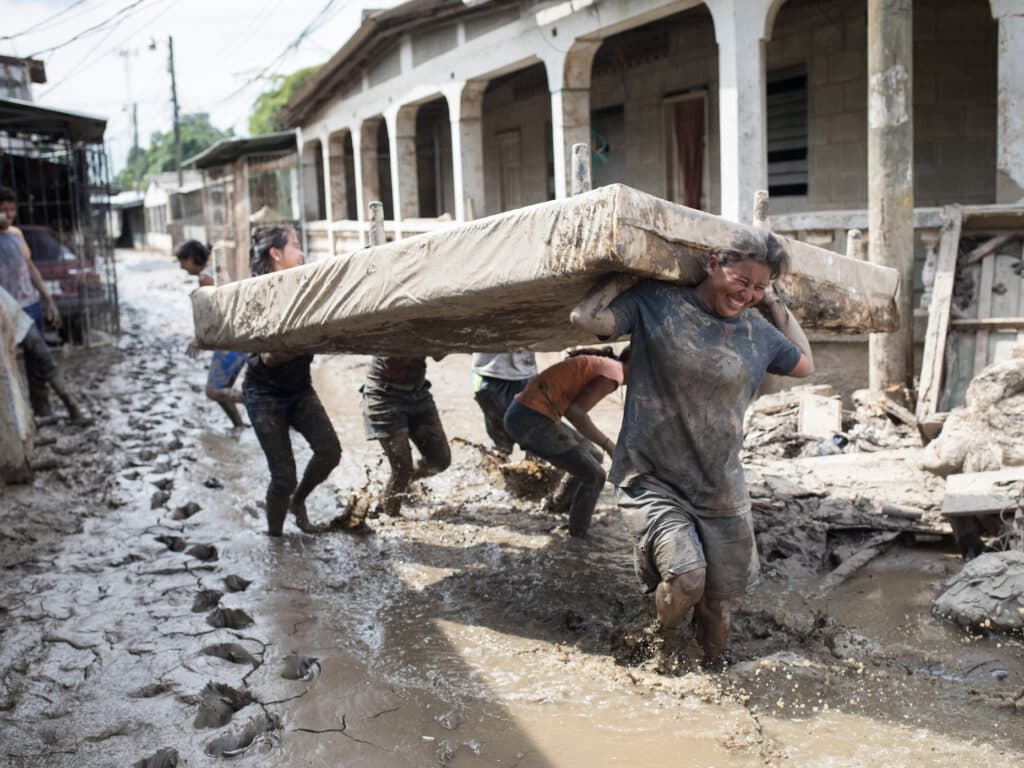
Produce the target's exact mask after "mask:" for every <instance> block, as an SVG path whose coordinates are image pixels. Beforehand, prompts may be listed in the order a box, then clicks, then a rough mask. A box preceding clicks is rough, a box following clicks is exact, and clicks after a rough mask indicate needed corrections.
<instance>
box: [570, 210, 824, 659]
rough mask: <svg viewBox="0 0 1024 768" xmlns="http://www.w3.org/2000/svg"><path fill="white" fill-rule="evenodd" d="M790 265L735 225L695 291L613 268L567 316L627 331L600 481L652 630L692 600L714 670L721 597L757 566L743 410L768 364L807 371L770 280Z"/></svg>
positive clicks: (741, 585)
mask: <svg viewBox="0 0 1024 768" xmlns="http://www.w3.org/2000/svg"><path fill="white" fill-rule="evenodd" d="M787 266H788V256H787V253H786V251H785V248H784V246H783V244H782V241H780V240H779V239H778V238H776V237H775V236H774V235H772V234H771V233H770V232H767V231H763V230H744V231H743V232H740V233H738V234H737V235H735V236H734V237H733V238H732V239H731V240H729V241H728V242H723V243H721V244H719V245H718V246H717V247H716V248H714V249H713V250H712V251H711V253H710V255H709V256H708V257H707V261H706V265H705V276H704V278H703V280H702V281H701V282H700V283H699V284H698V285H697V286H695V287H687V286H681V285H676V284H672V283H666V282H659V281H654V280H645V281H643V282H640V283H638V284H636V285H635V286H634V287H632V288H630V286H631V285H632V284H633V283H634V281H635V279H634V278H630V277H627V276H625V275H619V276H616V277H615V278H612V279H611V280H609V281H608V282H607V283H605V284H604V285H603V286H601V287H600V288H599V289H598V290H596V291H594V292H593V293H591V294H590V295H589V296H588V297H586V298H585V299H584V300H583V301H582V302H581V303H580V304H579V305H577V306H576V308H575V309H573V311H572V314H571V316H570V320H571V322H572V323H573V324H574V325H576V326H577V327H579V328H581V329H584V330H586V331H589V332H592V333H595V334H597V335H599V336H605V337H617V336H622V335H625V334H630V337H631V341H632V343H631V349H632V357H631V359H630V367H629V376H628V385H629V387H628V390H627V394H626V408H625V414H624V418H623V421H622V430H621V432H620V434H619V439H618V441H617V447H616V450H615V456H614V460H613V462H612V471H611V477H610V479H611V482H612V483H614V484H615V485H616V486H617V491H616V501H617V502H618V504H619V507H620V509H621V511H622V515H623V518H624V520H625V521H626V524H627V526H628V527H629V528H630V530H631V533H632V534H633V536H634V537H635V547H634V557H635V565H636V571H637V575H638V576H639V577H640V578H641V579H642V581H643V582H644V584H645V585H646V586H647V588H648V590H649V591H653V592H654V593H655V604H656V606H657V611H658V618H659V620H660V622H661V624H662V626H663V627H664V628H666V629H667V628H670V627H673V626H675V625H677V624H678V623H679V622H680V621H681V620H682V619H683V617H684V616H685V615H686V613H687V611H688V610H689V609H690V608H691V607H693V609H694V626H695V629H696V636H697V640H698V642H700V643H701V645H702V646H703V650H704V662H705V664H706V665H709V666H711V667H717V666H719V665H720V664H721V663H722V652H723V650H724V648H725V645H726V640H727V638H728V633H729V622H730V605H731V602H732V601H734V600H735V599H736V598H738V597H739V596H741V595H742V594H743V593H744V592H745V591H746V588H747V586H748V583H752V582H754V581H756V579H757V577H758V571H759V568H758V564H757V560H756V557H757V551H756V543H755V541H754V531H753V526H752V522H751V517H750V500H749V497H748V495H747V488H746V484H745V482H744V479H743V467H742V465H741V464H740V448H741V446H742V443H743V415H744V411H745V410H746V408H747V405H748V404H749V403H750V401H751V399H752V397H753V396H754V393H755V391H756V390H757V388H758V385H759V384H760V383H761V379H762V378H763V376H764V374H765V373H766V372H768V373H775V374H782V375H788V376H794V377H797V378H800V377H804V376H807V375H809V374H811V373H812V372H813V371H814V362H813V359H812V356H811V348H810V345H809V344H808V342H807V337H806V336H805V335H804V332H803V331H802V330H801V328H800V325H799V323H798V322H797V321H796V319H795V318H794V317H793V314H792V313H791V312H790V311H789V310H788V309H787V308H786V306H785V305H784V304H783V303H782V302H781V301H780V300H779V298H778V297H777V295H776V294H775V292H774V290H773V289H772V287H771V282H772V280H774V279H775V278H777V277H778V276H779V275H780V274H783V273H784V272H785V271H786V269H787ZM627 289H628V290H627ZM623 291H625V292H623ZM613 299H614V300H613Z"/></svg>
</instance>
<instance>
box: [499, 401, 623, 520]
mask: <svg viewBox="0 0 1024 768" xmlns="http://www.w3.org/2000/svg"><path fill="white" fill-rule="evenodd" d="M505 429H506V430H508V433H509V435H510V436H511V437H512V439H513V440H515V441H516V442H517V443H519V445H521V446H522V447H523V450H526V451H530V452H531V453H535V454H537V455H538V456H540V457H541V458H542V459H544V460H546V461H548V462H549V463H551V464H553V465H554V466H556V467H558V468H559V469H564V470H565V471H566V472H568V473H569V474H571V475H572V476H573V480H574V481H575V482H574V485H575V488H573V487H570V488H569V489H568V493H569V494H570V495H569V498H571V499H572V503H571V505H570V507H569V535H570V536H585V535H586V533H587V529H588V528H590V518H591V517H592V516H593V514H594V507H596V506H597V497H598V496H600V495H601V489H602V488H603V487H604V481H605V477H606V475H605V471H604V467H602V466H601V452H600V450H598V449H597V447H596V446H595V445H594V444H593V443H591V442H590V441H589V440H587V439H586V438H585V437H583V435H581V434H580V433H579V432H577V431H576V430H574V429H573V428H572V427H569V426H567V425H565V424H562V423H561V422H554V421H552V420H551V419H549V418H548V417H547V416H545V415H544V414H542V413H537V411H535V410H533V409H532V408H528V407H527V406H525V405H523V404H522V403H520V402H518V401H514V402H513V403H512V405H510V406H509V409H508V412H507V413H506V414H505Z"/></svg>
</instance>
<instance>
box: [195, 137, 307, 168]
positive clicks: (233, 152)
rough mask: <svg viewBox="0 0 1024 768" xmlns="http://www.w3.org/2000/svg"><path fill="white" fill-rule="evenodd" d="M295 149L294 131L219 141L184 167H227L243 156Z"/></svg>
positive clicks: (296, 145)
mask: <svg viewBox="0 0 1024 768" xmlns="http://www.w3.org/2000/svg"><path fill="white" fill-rule="evenodd" d="M297 148H298V144H297V142H296V138H295V132H294V131H278V132H277V133H265V134H263V135H261V136H253V137H251V138H247V139H221V140H220V141H218V142H217V143H216V144H214V145H213V146H212V147H209V148H207V149H204V150H203V151H202V152H200V153H199V154H198V155H194V156H193V157H190V158H189V159H188V160H186V161H185V162H184V165H185V166H187V167H192V168H210V167H212V166H215V165H227V164H228V163H232V162H234V161H235V160H237V159H238V158H240V157H243V156H244V155H256V154H261V153H264V152H277V151H281V150H285V149H297Z"/></svg>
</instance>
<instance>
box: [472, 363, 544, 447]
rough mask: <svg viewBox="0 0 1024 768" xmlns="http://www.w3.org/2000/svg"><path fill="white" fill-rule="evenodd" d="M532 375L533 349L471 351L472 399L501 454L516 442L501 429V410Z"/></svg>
mask: <svg viewBox="0 0 1024 768" xmlns="http://www.w3.org/2000/svg"><path fill="white" fill-rule="evenodd" d="M536 375H537V357H536V355H534V353H533V352H501V353H496V354H490V353H486V352H476V353H474V354H473V381H474V384H475V385H476V386H475V390H476V391H475V392H474V393H473V399H475V400H476V404H477V405H479V406H480V411H481V412H482V413H483V415H484V428H485V429H486V430H487V436H488V437H489V438H491V442H492V443H493V444H494V448H495V450H496V451H498V453H500V454H502V455H504V456H505V457H508V456H509V455H510V454H511V453H512V449H514V448H515V447H516V441H515V440H513V439H512V438H511V437H509V434H508V432H506V431H505V411H507V410H508V407H509V406H510V405H512V400H513V399H514V398H515V396H516V395H518V394H519V393H520V392H522V391H523V389H525V388H526V385H527V384H528V383H529V382H530V379H532V378H533V377H534V376H536Z"/></svg>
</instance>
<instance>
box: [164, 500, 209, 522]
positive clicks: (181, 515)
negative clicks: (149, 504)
mask: <svg viewBox="0 0 1024 768" xmlns="http://www.w3.org/2000/svg"><path fill="white" fill-rule="evenodd" d="M201 509H202V507H200V506H199V505H198V504H196V503H195V502H194V501H190V502H189V503H188V504H183V505H181V506H180V507H177V508H176V509H175V510H174V513H173V514H172V515H171V519H172V520H188V519H189V518H190V517H192V516H193V515H195V514H197V513H198V512H199V511H200V510H201Z"/></svg>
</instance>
